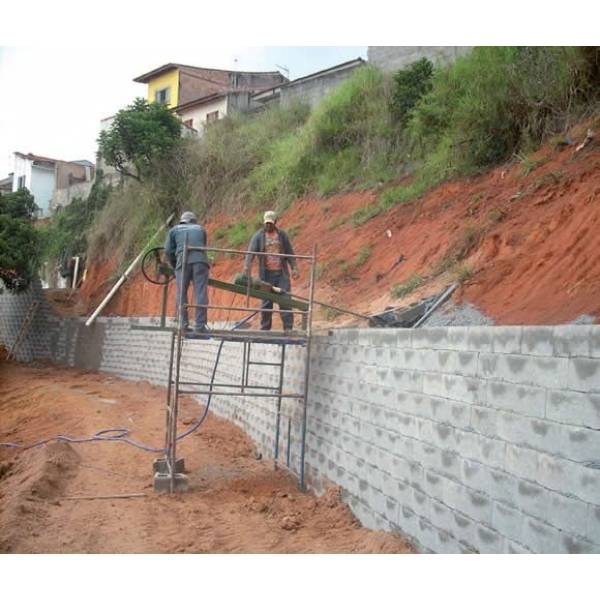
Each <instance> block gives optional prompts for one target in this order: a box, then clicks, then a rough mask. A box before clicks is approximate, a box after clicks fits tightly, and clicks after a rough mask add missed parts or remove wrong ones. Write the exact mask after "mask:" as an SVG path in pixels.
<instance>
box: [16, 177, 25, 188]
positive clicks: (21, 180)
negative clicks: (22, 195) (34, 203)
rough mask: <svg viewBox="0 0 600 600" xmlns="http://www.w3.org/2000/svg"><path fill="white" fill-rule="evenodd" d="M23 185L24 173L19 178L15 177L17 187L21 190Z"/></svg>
mask: <svg viewBox="0 0 600 600" xmlns="http://www.w3.org/2000/svg"><path fill="white" fill-rule="evenodd" d="M24 187H25V175H21V176H20V177H19V179H17V189H18V190H22V189H23V188H24Z"/></svg>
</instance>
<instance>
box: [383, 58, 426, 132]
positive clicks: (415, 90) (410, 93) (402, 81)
mask: <svg viewBox="0 0 600 600" xmlns="http://www.w3.org/2000/svg"><path fill="white" fill-rule="evenodd" d="M432 77H433V63H432V62H431V61H430V60H429V59H428V58H421V59H419V60H418V61H416V62H414V63H412V64H411V65H409V66H408V67H407V68H406V69H402V70H401V71H398V72H397V73H396V74H395V75H394V89H393V96H392V102H391V110H392V114H393V116H394V118H395V119H396V121H397V122H398V123H400V124H401V125H402V126H405V125H406V124H407V122H408V119H409V116H410V111H411V110H412V109H413V108H414V106H415V105H416V103H417V102H418V101H419V100H420V99H421V97H422V96H424V95H425V94H426V93H427V92H429V91H430V90H431V88H432Z"/></svg>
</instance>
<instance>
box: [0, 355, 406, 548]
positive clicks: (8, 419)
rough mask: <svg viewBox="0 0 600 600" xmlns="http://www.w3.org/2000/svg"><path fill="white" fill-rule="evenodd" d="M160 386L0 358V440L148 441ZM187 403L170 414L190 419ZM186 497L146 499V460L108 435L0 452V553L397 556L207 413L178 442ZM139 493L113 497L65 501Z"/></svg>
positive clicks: (390, 541) (378, 535) (158, 430)
mask: <svg viewBox="0 0 600 600" xmlns="http://www.w3.org/2000/svg"><path fill="white" fill-rule="evenodd" d="M163 402H164V390H163V389H162V388H159V387H155V386H151V385H149V384H144V383H134V382H128V381H124V380H120V379H118V378H115V377H110V376H107V375H104V374H100V373H92V372H85V371H80V370H76V369H68V368H63V367H54V366H40V367H30V366H23V365H7V364H6V363H3V362H1V363H0V440H1V441H7V440H10V441H23V442H32V441H37V440H38V439H41V438H43V437H45V436H51V435H55V434H58V433H64V434H68V435H72V436H82V437H83V436H86V435H90V434H93V433H95V432H96V431H99V430H101V429H105V428H107V427H128V428H129V429H131V431H132V437H133V438H134V439H136V440H138V441H142V442H144V443H146V444H148V445H151V446H160V445H161V442H162V437H163V426H164V410H163ZM197 411H198V406H197V405H196V404H195V403H194V402H193V401H191V400H189V401H187V402H184V403H183V406H182V411H181V412H182V420H183V421H184V422H185V421H189V420H190V419H191V418H192V417H193V416H195V415H196V414H197ZM181 452H182V455H183V456H185V459H186V468H187V470H188V476H189V479H190V492H188V493H186V494H180V495H175V496H169V495H156V494H155V493H154V492H153V489H152V485H151V470H152V460H153V458H154V456H153V455H152V454H149V453H145V452H142V451H140V450H137V449H135V448H132V447H130V446H128V445H125V444H121V443H117V442H93V443H86V444H67V443H64V442H54V443H51V444H48V445H47V446H45V447H43V448H41V449H34V450H29V451H26V452H21V451H15V450H9V449H0V551H1V552H10V553H56V552H65V553H146V552H151V553H172V552H192V553H234V552H242V553H244V552H249V553H263V552H276V553H290V552H292V553H313V552H317V553H329V552H333V553H351V552H353V553H354V552H364V553H374V552H375V553H405V552H410V551H411V550H410V548H409V546H408V544H406V543H405V542H404V541H403V540H402V539H401V538H399V537H398V536H396V535H393V534H389V533H383V532H374V531H370V530H367V529H364V528H362V527H360V525H359V524H358V523H357V522H356V520H355V519H354V517H353V516H352V514H351V513H350V511H349V509H348V508H347V507H346V506H345V505H344V504H343V503H342V502H341V501H340V499H339V494H338V491H337V490H336V489H333V488H332V489H331V490H329V492H328V493H327V494H325V495H324V496H323V497H320V498H316V497H315V496H313V495H312V494H302V493H300V492H299V491H298V489H297V487H296V483H295V481H294V480H293V479H292V478H291V477H289V476H287V475H285V474H284V473H282V472H274V471H273V470H272V467H271V464H270V463H268V462H266V461H260V460H256V458H255V451H254V446H253V444H252V442H251V440H250V439H249V438H248V437H247V436H246V435H245V434H244V433H242V432H241V431H240V430H239V429H238V428H237V427H235V426H234V425H232V424H230V423H228V422H227V421H224V420H222V419H218V418H216V417H214V416H210V417H209V418H208V419H207V421H206V422H205V424H204V425H203V426H202V427H201V428H200V430H199V431H198V432H196V433H195V434H193V435H192V436H190V437H189V438H188V439H187V440H186V442H184V443H182V445H181ZM140 492H143V493H146V494H147V495H146V496H144V497H140V498H130V499H119V500H67V499H65V496H80V495H108V494H123V493H140Z"/></svg>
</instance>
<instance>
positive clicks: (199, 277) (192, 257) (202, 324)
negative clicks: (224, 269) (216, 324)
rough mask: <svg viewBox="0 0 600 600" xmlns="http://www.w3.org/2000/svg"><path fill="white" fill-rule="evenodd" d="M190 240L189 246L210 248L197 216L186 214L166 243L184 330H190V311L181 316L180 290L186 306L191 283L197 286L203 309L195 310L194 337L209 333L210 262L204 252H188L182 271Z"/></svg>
mask: <svg viewBox="0 0 600 600" xmlns="http://www.w3.org/2000/svg"><path fill="white" fill-rule="evenodd" d="M186 236H187V245H188V246H203V247H205V246H206V245H207V235H206V229H204V227H202V225H199V224H198V223H197V218H196V215H195V214H194V213H193V212H189V211H186V212H184V213H183V214H182V215H181V219H179V224H177V225H175V227H173V228H171V230H170V231H169V234H168V236H167V241H166V242H165V253H166V255H167V257H168V259H169V262H170V263H171V266H172V267H173V268H174V269H175V281H176V284H177V286H176V287H177V294H176V296H175V306H176V313H175V314H176V315H177V317H178V318H180V319H181V323H182V325H183V328H184V329H189V321H188V311H187V309H183V310H182V312H181V315H180V314H179V299H180V297H181V286H182V285H183V290H184V303H186V302H187V294H188V289H189V286H190V283H191V282H193V285H194V297H195V301H196V304H197V305H204V306H201V307H199V308H197V309H196V324H195V327H194V332H195V333H204V332H206V316H207V310H206V305H207V304H208V287H207V286H208V269H209V262H208V257H207V256H206V252H204V251H203V250H188V254H187V261H186V266H185V269H183V265H182V263H183V245H184V242H185V240H186Z"/></svg>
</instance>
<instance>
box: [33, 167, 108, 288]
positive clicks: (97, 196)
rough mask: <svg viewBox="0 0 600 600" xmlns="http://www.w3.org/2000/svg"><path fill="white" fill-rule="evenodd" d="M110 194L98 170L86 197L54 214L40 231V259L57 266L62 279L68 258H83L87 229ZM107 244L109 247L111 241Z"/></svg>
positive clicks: (85, 251)
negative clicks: (41, 249) (41, 242)
mask: <svg viewBox="0 0 600 600" xmlns="http://www.w3.org/2000/svg"><path fill="white" fill-rule="evenodd" d="M109 193H110V188H108V187H107V186H106V185H104V183H103V176H102V172H101V171H99V172H98V174H97V175H96V180H95V182H94V184H93V186H92V189H91V190H90V193H89V195H88V198H87V199H85V198H75V199H74V200H73V201H72V202H71V204H69V205H68V206H66V207H64V208H62V209H61V210H60V211H59V212H57V213H56V214H55V215H54V217H53V219H52V221H51V222H50V224H49V225H48V226H46V227H44V228H42V229H41V235H42V237H43V240H44V244H43V254H42V257H43V259H45V260H48V261H50V263H52V264H53V265H57V266H58V268H59V272H60V274H61V275H62V276H63V277H66V276H67V275H68V273H69V263H70V260H71V257H73V256H84V257H85V255H86V253H87V237H86V235H87V230H88V228H89V227H90V225H91V224H92V223H93V222H94V219H96V217H97V216H98V213H99V212H100V211H101V210H102V208H103V207H104V205H105V204H106V201H107V199H108V196H109ZM106 242H107V244H108V246H109V248H110V239H108V240H106Z"/></svg>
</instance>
